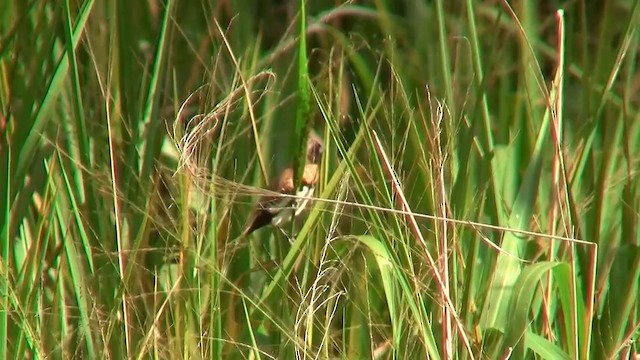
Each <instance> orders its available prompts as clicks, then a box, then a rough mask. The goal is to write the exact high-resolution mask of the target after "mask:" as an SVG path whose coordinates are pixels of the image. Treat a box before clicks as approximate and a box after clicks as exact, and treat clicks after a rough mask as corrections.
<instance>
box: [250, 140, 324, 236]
mask: <svg viewBox="0 0 640 360" xmlns="http://www.w3.org/2000/svg"><path fill="white" fill-rule="evenodd" d="M322 152H323V145H322V140H321V139H320V138H319V137H318V136H317V135H315V134H314V133H311V134H310V135H309V140H308V141H307V164H306V165H305V167H304V171H303V173H302V176H301V182H300V188H299V189H297V191H296V189H295V184H294V182H293V168H290V167H289V168H286V169H284V170H283V171H282V173H281V174H280V176H279V177H278V179H277V181H275V182H274V183H273V184H272V185H271V186H270V187H269V190H271V191H274V192H279V193H281V194H285V195H295V196H296V197H291V196H278V195H266V196H263V197H262V198H261V199H260V201H259V202H258V205H257V208H256V210H255V212H254V215H253V219H252V221H251V222H250V223H249V226H247V228H246V229H245V231H244V232H243V233H242V237H245V236H248V235H249V234H251V233H252V232H254V231H256V230H258V229H260V228H262V227H264V226H267V225H272V226H280V225H283V224H286V223H288V222H289V221H291V220H292V219H293V218H295V217H297V216H298V215H300V214H301V213H302V211H303V210H304V209H305V208H306V206H307V204H308V203H309V201H310V198H311V197H312V196H313V192H314V190H315V186H316V184H317V182H318V178H319V174H320V167H319V165H318V164H319V163H320V160H321V158H322Z"/></svg>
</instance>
